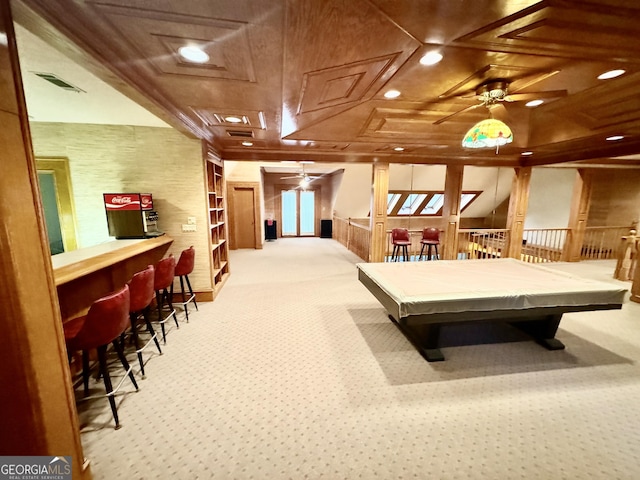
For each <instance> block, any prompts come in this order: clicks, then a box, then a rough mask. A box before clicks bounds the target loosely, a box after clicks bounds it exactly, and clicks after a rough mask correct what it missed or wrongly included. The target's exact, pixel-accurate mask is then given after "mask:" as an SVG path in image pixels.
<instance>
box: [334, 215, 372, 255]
mask: <svg viewBox="0 0 640 480" xmlns="http://www.w3.org/2000/svg"><path fill="white" fill-rule="evenodd" d="M333 238H335V239H336V240H337V241H338V242H340V243H341V244H342V245H344V246H345V247H347V249H348V250H349V251H351V252H353V253H355V254H356V255H357V256H358V257H360V258H361V259H363V260H364V261H365V262H367V261H369V243H370V241H371V230H370V229H369V227H365V226H363V225H359V224H357V223H353V222H351V220H350V219H346V218H340V217H333Z"/></svg>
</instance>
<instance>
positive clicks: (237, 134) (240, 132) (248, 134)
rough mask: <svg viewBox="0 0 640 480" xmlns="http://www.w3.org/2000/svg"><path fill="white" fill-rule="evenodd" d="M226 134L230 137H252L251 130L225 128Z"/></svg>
mask: <svg viewBox="0 0 640 480" xmlns="http://www.w3.org/2000/svg"><path fill="white" fill-rule="evenodd" d="M227 135H229V136H230V137H242V138H253V132H252V131H251V130H227Z"/></svg>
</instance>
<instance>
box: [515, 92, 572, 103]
mask: <svg viewBox="0 0 640 480" xmlns="http://www.w3.org/2000/svg"><path fill="white" fill-rule="evenodd" d="M567 95H568V92H567V91H566V90H549V91H547V92H531V93H510V94H509V95H507V96H506V97H505V98H504V99H505V100H506V101H507V102H522V101H529V100H538V99H542V98H560V97H566V96H567Z"/></svg>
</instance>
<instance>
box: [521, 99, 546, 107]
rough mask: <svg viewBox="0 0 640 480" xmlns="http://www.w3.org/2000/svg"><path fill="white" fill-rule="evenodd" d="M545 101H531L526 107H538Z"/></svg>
mask: <svg viewBox="0 0 640 480" xmlns="http://www.w3.org/2000/svg"><path fill="white" fill-rule="evenodd" d="M543 103H544V100H531V101H530V102H527V103H525V104H524V105H525V106H526V107H537V106H538V105H542V104H543Z"/></svg>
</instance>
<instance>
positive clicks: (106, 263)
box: [51, 235, 173, 322]
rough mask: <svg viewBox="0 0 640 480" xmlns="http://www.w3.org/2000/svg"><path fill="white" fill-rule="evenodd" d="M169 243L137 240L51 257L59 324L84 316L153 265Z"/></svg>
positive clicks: (168, 239)
mask: <svg viewBox="0 0 640 480" xmlns="http://www.w3.org/2000/svg"><path fill="white" fill-rule="evenodd" d="M172 243H173V239H172V238H171V237H168V236H166V235H163V236H161V237H155V238H146V239H139V240H113V241H111V242H106V243H102V244H99V245H95V246H93V247H87V248H81V249H78V250H73V251H70V252H65V253H60V254H58V255H54V256H52V257H51V263H52V265H53V276H54V279H55V283H56V288H57V290H58V301H59V303H60V312H61V314H62V321H63V322H64V321H66V320H69V319H72V318H74V317H77V316H79V315H84V314H85V313H86V312H87V310H88V309H89V307H90V306H91V304H92V303H93V302H94V301H95V300H97V299H98V298H100V297H102V296H104V295H106V294H108V293H110V292H113V291H114V290H116V289H118V288H120V287H122V286H123V285H124V284H125V283H127V282H128V281H129V280H131V277H132V276H133V274H134V273H136V272H139V271H140V270H143V269H144V268H146V267H147V265H155V264H156V263H157V262H158V261H159V260H160V259H162V258H163V257H164V255H165V254H166V252H167V250H168V249H169V246H170V245H171V244H172Z"/></svg>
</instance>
